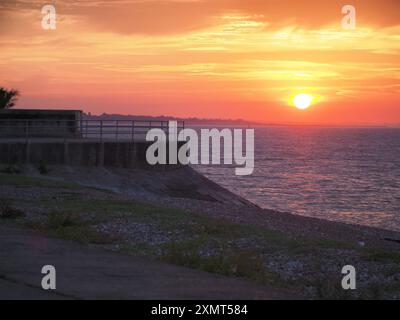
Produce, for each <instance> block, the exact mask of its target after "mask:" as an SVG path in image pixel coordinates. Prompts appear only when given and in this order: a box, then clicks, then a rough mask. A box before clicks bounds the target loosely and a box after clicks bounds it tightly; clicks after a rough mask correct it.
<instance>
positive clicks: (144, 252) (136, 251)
mask: <svg viewBox="0 0 400 320" xmlns="http://www.w3.org/2000/svg"><path fill="white" fill-rule="evenodd" d="M119 251H120V252H122V253H126V254H130V255H135V256H141V257H147V258H156V257H157V256H158V254H159V252H158V251H159V250H157V248H156V247H154V246H150V245H148V244H147V243H135V244H123V245H121V246H120V248H119Z"/></svg>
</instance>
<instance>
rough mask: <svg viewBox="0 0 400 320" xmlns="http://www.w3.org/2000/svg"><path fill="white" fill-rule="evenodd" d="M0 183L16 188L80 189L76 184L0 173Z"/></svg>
mask: <svg viewBox="0 0 400 320" xmlns="http://www.w3.org/2000/svg"><path fill="white" fill-rule="evenodd" d="M0 183H1V184H2V185H11V186H16V187H41V188H57V189H82V187H81V186H79V185H78V184H74V183H70V182H63V181H56V180H50V179H47V178H38V177H27V176H22V175H14V174H6V173H4V172H2V173H0Z"/></svg>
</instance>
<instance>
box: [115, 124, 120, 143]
mask: <svg viewBox="0 0 400 320" xmlns="http://www.w3.org/2000/svg"><path fill="white" fill-rule="evenodd" d="M116 125H117V128H116V130H115V138H116V140H117V141H118V127H119V120H117V124H116Z"/></svg>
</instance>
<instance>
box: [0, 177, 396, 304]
mask: <svg viewBox="0 0 400 320" xmlns="http://www.w3.org/2000/svg"><path fill="white" fill-rule="evenodd" d="M0 181H1V184H6V185H13V186H16V187H21V188H22V187H24V188H30V187H42V188H51V191H50V190H49V192H48V193H45V194H44V195H43V196H41V197H38V198H36V199H35V198H34V199H31V200H26V201H25V203H28V204H29V205H30V206H32V208H39V207H40V208H41V212H44V213H42V214H41V218H40V219H37V220H28V221H26V219H24V221H23V222H22V223H23V224H24V225H25V226H29V227H31V228H35V229H37V230H39V231H41V232H42V233H44V234H46V235H49V236H54V237H60V238H63V239H67V240H72V241H77V242H79V243H84V244H99V245H105V247H108V245H112V248H113V249H114V250H115V249H117V250H119V251H120V252H123V253H128V254H132V255H136V256H142V257H146V258H148V259H154V260H159V261H164V262H168V263H172V264H176V265H181V266H185V267H189V268H194V269H199V270H203V271H207V272H211V273H217V274H222V275H226V276H232V277H240V278H246V279H250V280H252V281H256V282H259V283H268V284H270V285H275V286H279V287H288V288H294V289H295V290H305V289H304V288H312V289H310V290H311V291H310V293H309V294H310V296H312V297H314V298H319V299H353V298H363V299H371V298H382V297H383V294H384V293H383V292H382V291H383V289H382V288H384V289H385V290H386V292H395V293H397V292H399V291H400V284H397V283H395V282H393V283H391V284H390V286H389V285H382V284H381V285H380V286H379V288H380V289H379V288H378V286H376V285H374V284H370V285H364V287H362V288H360V289H359V290H357V295H356V296H355V295H354V293H353V292H345V291H343V290H342V289H341V288H340V276H341V274H340V269H339V267H340V266H343V263H344V262H343V261H344V258H345V257H346V255H347V256H350V257H352V259H356V260H355V262H356V261H362V262H365V263H370V262H371V263H374V264H375V263H381V265H382V266H383V267H386V266H388V267H387V270H386V269H383V270H384V271H385V270H386V271H387V273H386V275H387V276H396V275H398V274H399V273H400V270H399V268H397V267H396V266H397V265H398V264H399V262H400V253H397V252H389V251H384V250H371V249H368V248H363V247H359V246H357V245H356V244H349V243H346V242H341V241H331V240H326V239H318V238H312V237H301V238H299V237H297V238H292V237H290V235H287V234H284V233H281V232H278V231H273V230H268V229H266V228H262V227H257V226H253V225H243V224H236V223H233V222H231V221H229V220H225V219H218V218H213V217H209V216H205V215H201V214H190V213H186V212H184V211H181V210H177V209H170V208H165V207H160V206H155V205H151V204H147V203H140V202H136V201H127V200H118V199H116V198H113V197H112V195H110V193H108V192H100V191H99V190H94V189H90V188H84V187H81V186H79V185H75V184H69V183H63V182H59V181H54V180H48V179H44V178H31V177H24V176H20V175H6V174H0ZM94 191H95V192H94ZM88 196H89V197H88ZM3 207H4V208H5V209H3V210H4V211H6V212H7V210H9V209H7V208H11V207H12V204H11V203H10V202H8V204H6V205H3ZM1 208H2V206H1V202H0V212H2V209H1ZM16 221H19V220H16ZM114 223H118V226H119V227H118V228H122V230H124V227H125V226H129V228H128V229H126V230H125V231H123V232H122V233H118V236H116V235H115V232H113V231H108V232H105V231H99V230H107V228H106V229H104V228H102V227H100V226H103V225H108V226H110V225H111V226H112V225H113V224H114ZM109 230H113V229H112V228H111V229H109ZM132 239H133V240H132ZM153 239H156V240H154V241H153ZM357 259H358V260H357ZM298 261H301V264H303V265H304V270H306V272H307V274H300V275H299V273H298V271H297V269H293V271H290V270H291V269H290V268H289V271H288V275H287V276H285V277H283V276H282V274H281V273H278V272H277V270H280V266H281V267H282V268H285V267H286V266H287V265H288V264H291V265H293V266H294V267H293V268H297V267H298V266H296V264H297V263H298ZM332 261H334V262H332ZM270 263H273V264H274V265H275V267H271V266H270V265H269V264H270ZM332 263H335V264H337V267H338V273H337V278H334V279H328V278H327V277H326V276H324V274H326V273H327V272H326V270H327V268H328V267H332ZM276 265H278V267H276ZM333 267H335V266H333ZM389 269H390V270H389Z"/></svg>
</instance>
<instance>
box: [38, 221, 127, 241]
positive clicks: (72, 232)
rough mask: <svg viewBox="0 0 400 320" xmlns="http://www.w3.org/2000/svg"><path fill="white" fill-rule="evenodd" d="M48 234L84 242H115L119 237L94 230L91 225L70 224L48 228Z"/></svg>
mask: <svg viewBox="0 0 400 320" xmlns="http://www.w3.org/2000/svg"><path fill="white" fill-rule="evenodd" d="M46 234H48V235H50V236H54V237H59V238H62V239H65V240H71V241H76V242H79V243H83V244H103V245H105V244H113V243H116V242H117V241H118V240H119V239H118V237H117V236H114V235H111V234H108V233H104V232H99V231H96V230H92V229H91V228H90V227H89V226H87V225H84V226H70V227H62V228H57V229H48V230H46Z"/></svg>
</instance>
